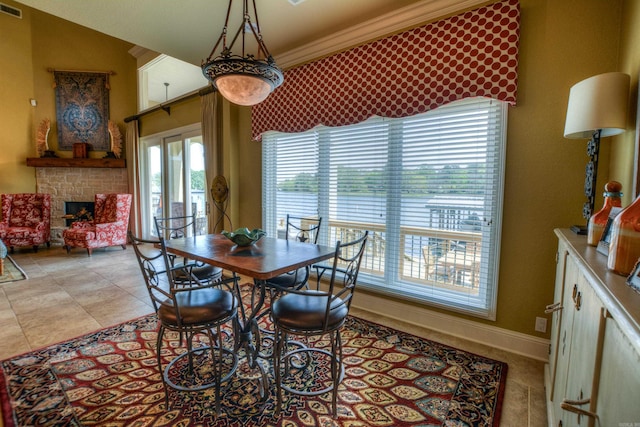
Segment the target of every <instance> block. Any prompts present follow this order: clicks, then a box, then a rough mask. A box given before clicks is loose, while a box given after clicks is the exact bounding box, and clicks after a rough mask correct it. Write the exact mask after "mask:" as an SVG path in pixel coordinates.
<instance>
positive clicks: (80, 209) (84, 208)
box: [64, 202, 94, 227]
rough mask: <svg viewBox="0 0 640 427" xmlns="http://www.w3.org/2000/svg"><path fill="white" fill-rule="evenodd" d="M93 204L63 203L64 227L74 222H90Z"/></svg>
mask: <svg viewBox="0 0 640 427" xmlns="http://www.w3.org/2000/svg"><path fill="white" fill-rule="evenodd" d="M93 210H94V202H64V219H65V222H66V226H67V227H68V226H70V225H71V223H72V222H74V221H92V220H93V214H94V211H93Z"/></svg>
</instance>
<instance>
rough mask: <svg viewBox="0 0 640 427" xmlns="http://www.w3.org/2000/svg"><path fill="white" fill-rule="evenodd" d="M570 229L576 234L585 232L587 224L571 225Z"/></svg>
mask: <svg viewBox="0 0 640 427" xmlns="http://www.w3.org/2000/svg"><path fill="white" fill-rule="evenodd" d="M571 231H573V232H574V233H576V234H587V226H586V225H572V226H571Z"/></svg>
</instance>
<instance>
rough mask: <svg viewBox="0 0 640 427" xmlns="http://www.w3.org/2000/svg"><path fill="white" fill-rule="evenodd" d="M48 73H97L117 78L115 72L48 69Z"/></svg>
mask: <svg viewBox="0 0 640 427" xmlns="http://www.w3.org/2000/svg"><path fill="white" fill-rule="evenodd" d="M47 71H48V72H50V73H55V72H61V73H96V74H109V75H110V76H115V75H116V72H115V71H88V70H58V69H56V68H47Z"/></svg>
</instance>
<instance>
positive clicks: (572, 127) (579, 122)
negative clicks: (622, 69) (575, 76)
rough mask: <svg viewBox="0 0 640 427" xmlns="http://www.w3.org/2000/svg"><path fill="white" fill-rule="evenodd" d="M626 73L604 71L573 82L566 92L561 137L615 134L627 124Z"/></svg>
mask: <svg viewBox="0 0 640 427" xmlns="http://www.w3.org/2000/svg"><path fill="white" fill-rule="evenodd" d="M629 81H630V78H629V75H628V74H624V73H617V72H614V73H605V74H599V75H597V76H593V77H590V78H588V79H585V80H582V81H581V82H579V83H576V84H575V85H573V87H572V88H571V91H570V92H569V104H568V105H567V118H566V122H565V125H564V137H565V138H572V139H578V138H582V139H588V138H591V135H592V134H593V132H594V131H596V130H601V132H600V136H601V137H604V136H611V135H617V134H619V133H622V132H624V131H625V129H626V127H627V106H628V104H629Z"/></svg>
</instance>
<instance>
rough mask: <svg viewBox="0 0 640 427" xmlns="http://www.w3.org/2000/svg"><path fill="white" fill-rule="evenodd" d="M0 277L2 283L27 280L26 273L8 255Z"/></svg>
mask: <svg viewBox="0 0 640 427" xmlns="http://www.w3.org/2000/svg"><path fill="white" fill-rule="evenodd" d="M3 270H4V271H3V273H4V274H2V275H0V283H8V282H16V281H18V280H24V279H26V278H27V275H26V274H25V272H24V271H23V270H22V269H21V268H20V267H19V266H18V264H16V262H15V261H14V260H13V258H11V257H10V256H8V255H7V257H6V258H5V259H4V269H3Z"/></svg>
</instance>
